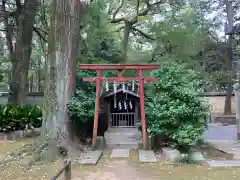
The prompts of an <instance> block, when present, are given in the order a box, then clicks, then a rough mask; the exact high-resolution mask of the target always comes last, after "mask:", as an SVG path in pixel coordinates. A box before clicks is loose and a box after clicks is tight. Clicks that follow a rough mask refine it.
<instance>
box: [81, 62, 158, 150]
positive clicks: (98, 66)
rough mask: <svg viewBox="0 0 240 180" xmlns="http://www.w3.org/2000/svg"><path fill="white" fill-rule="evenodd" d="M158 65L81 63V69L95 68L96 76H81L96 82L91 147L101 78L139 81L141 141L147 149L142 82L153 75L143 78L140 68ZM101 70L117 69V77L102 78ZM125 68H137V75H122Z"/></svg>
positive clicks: (93, 141) (152, 78) (96, 117)
mask: <svg viewBox="0 0 240 180" xmlns="http://www.w3.org/2000/svg"><path fill="white" fill-rule="evenodd" d="M159 68H160V66H159V65H151V64H142V65H136V64H129V65H123V64H122V65H121V64H81V65H80V69H81V70H96V71H97V77H94V78H83V81H87V82H96V101H95V114H94V125H93V139H92V148H93V149H94V148H95V147H96V138H97V132H98V114H99V101H100V86H101V80H103V79H104V80H105V81H108V82H114V81H115V82H129V81H139V90H140V112H141V123H142V142H143V148H144V149H148V142H147V141H148V138H147V127H146V119H145V111H144V82H152V81H155V77H150V78H144V76H143V72H142V70H154V69H159ZM102 70H118V77H109V78H103V77H102V76H101V71H102ZM125 70H138V76H137V77H123V76H122V74H123V72H124V71H125Z"/></svg>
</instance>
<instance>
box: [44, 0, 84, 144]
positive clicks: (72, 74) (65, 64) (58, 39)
mask: <svg viewBox="0 0 240 180" xmlns="http://www.w3.org/2000/svg"><path fill="white" fill-rule="evenodd" d="M82 11H83V4H82V3H81V1H79V0H53V1H52V15H51V20H50V29H49V37H48V40H49V46H48V62H47V72H46V84H45V91H44V107H43V127H42V136H43V137H49V138H52V139H55V140H57V141H59V142H60V143H61V144H68V143H69V142H70V132H69V125H70V119H69V115H68V112H67V103H68V102H69V101H70V100H71V99H72V96H73V95H74V93H75V80H76V68H77V66H76V58H77V51H78V46H79V45H78V44H79V41H78V39H79V36H80V21H81V19H82V18H81V17H82Z"/></svg>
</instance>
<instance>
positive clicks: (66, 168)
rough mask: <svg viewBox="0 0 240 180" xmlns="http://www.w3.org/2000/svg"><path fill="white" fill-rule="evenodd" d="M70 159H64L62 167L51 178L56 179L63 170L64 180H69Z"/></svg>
mask: <svg viewBox="0 0 240 180" xmlns="http://www.w3.org/2000/svg"><path fill="white" fill-rule="evenodd" d="M71 169H72V165H71V160H65V161H64V166H63V168H62V169H61V170H60V171H59V172H58V173H57V174H56V176H54V177H53V178H52V179H51V180H56V179H58V178H59V176H60V175H61V174H62V173H63V172H64V180H71V176H72V175H71V174H72V173H71V171H72V170H71Z"/></svg>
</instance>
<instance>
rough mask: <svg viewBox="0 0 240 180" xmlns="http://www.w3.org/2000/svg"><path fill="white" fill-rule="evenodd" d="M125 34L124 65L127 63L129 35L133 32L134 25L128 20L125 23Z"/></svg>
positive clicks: (123, 42)
mask: <svg viewBox="0 0 240 180" xmlns="http://www.w3.org/2000/svg"><path fill="white" fill-rule="evenodd" d="M124 23H125V26H124V34H123V41H122V63H126V62H127V52H128V41H129V35H130V32H131V31H132V24H131V22H129V21H128V20H125V21H124Z"/></svg>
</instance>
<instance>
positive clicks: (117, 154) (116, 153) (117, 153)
mask: <svg viewBox="0 0 240 180" xmlns="http://www.w3.org/2000/svg"><path fill="white" fill-rule="evenodd" d="M128 157H129V149H113V150H112V153H111V158H128Z"/></svg>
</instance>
